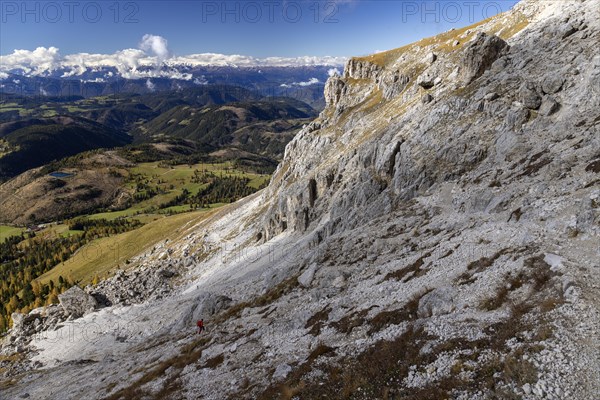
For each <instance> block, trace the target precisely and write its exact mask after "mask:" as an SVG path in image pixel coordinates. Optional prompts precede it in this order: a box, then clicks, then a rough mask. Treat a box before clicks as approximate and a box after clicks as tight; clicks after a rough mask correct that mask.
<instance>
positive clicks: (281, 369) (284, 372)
mask: <svg viewBox="0 0 600 400" xmlns="http://www.w3.org/2000/svg"><path fill="white" fill-rule="evenodd" d="M290 372H292V367H290V366H289V365H287V364H280V365H278V366H277V368H275V372H274V373H273V379H274V380H276V381H277V380H281V379H285V378H286V377H287V376H288V374H289V373H290Z"/></svg>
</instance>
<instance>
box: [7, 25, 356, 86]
mask: <svg viewBox="0 0 600 400" xmlns="http://www.w3.org/2000/svg"><path fill="white" fill-rule="evenodd" d="M345 61H346V58H345V57H312V56H305V57H267V58H256V57H251V56H244V55H237V54H234V55H225V54H218V53H202V54H190V55H184V56H175V55H173V53H172V52H171V51H170V50H169V47H168V42H167V40H166V39H165V38H163V37H161V36H156V35H151V34H146V35H144V36H143V37H142V40H141V41H140V43H139V46H138V48H137V49H131V48H130V49H124V50H120V51H117V52H115V53H113V54H90V53H77V54H67V55H61V54H60V52H59V49H58V48H57V47H49V48H46V47H38V48H37V49H35V50H14V51H13V52H12V53H11V54H7V55H0V79H7V77H8V75H7V73H9V72H13V73H19V74H22V75H25V76H51V75H53V76H54V75H57V74H58V75H57V76H60V77H62V78H77V77H81V76H82V75H84V74H86V73H88V72H96V73H97V72H102V71H104V70H106V75H105V78H107V79H109V78H111V77H113V72H112V71H111V70H112V69H114V70H116V71H117V73H118V74H119V75H120V76H121V77H122V78H125V79H143V78H170V79H181V80H192V79H194V76H193V74H192V73H189V72H188V71H187V70H188V69H190V68H195V67H207V66H222V67H238V68H244V67H247V68H249V67H302V66H332V67H336V66H342V65H343V64H344V62H345Z"/></svg>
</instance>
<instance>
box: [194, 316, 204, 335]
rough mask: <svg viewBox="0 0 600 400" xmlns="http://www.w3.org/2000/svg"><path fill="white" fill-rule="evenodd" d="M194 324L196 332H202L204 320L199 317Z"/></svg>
mask: <svg viewBox="0 0 600 400" xmlns="http://www.w3.org/2000/svg"><path fill="white" fill-rule="evenodd" d="M196 326H197V327H198V334H200V333H202V331H203V330H204V320H203V319H201V320H200V321H198V322H196Z"/></svg>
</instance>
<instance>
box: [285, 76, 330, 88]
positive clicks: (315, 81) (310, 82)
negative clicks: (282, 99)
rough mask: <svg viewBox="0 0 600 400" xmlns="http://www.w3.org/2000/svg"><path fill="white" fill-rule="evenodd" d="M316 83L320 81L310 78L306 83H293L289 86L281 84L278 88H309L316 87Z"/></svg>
mask: <svg viewBox="0 0 600 400" xmlns="http://www.w3.org/2000/svg"><path fill="white" fill-rule="evenodd" d="M318 83H321V81H320V80H318V79H317V78H310V79H309V80H308V81H306V82H293V83H290V84H287V83H283V84H281V85H279V86H280V87H284V88H289V87H292V86H311V85H316V84H318Z"/></svg>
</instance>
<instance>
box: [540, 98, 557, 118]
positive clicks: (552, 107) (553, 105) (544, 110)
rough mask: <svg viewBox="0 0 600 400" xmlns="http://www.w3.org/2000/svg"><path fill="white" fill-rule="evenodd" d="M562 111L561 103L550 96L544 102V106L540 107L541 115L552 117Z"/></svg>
mask: <svg viewBox="0 0 600 400" xmlns="http://www.w3.org/2000/svg"><path fill="white" fill-rule="evenodd" d="M558 110H560V103H559V102H558V101H556V100H555V99H554V98H553V97H551V96H548V97H546V98H545V99H544V101H543V102H542V106H541V107H540V114H542V115H546V116H549V115H552V114H554V113H556V112H557V111H558Z"/></svg>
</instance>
